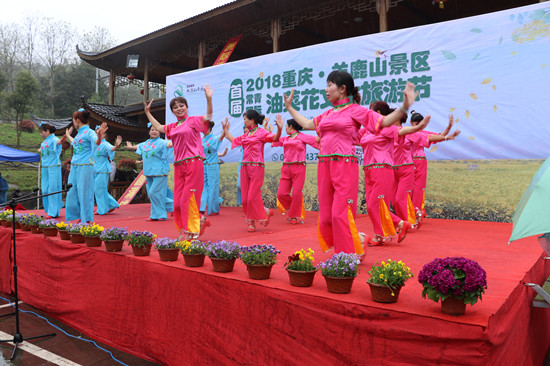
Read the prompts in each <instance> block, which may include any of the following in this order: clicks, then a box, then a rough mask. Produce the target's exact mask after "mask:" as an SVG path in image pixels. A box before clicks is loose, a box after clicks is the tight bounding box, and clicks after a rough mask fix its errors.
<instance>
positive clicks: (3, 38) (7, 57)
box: [0, 24, 21, 91]
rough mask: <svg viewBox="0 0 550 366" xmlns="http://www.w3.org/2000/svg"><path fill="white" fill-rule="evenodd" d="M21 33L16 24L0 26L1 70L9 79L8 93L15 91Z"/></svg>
mask: <svg viewBox="0 0 550 366" xmlns="http://www.w3.org/2000/svg"><path fill="white" fill-rule="evenodd" d="M20 56H21V32H20V30H19V26H18V25H16V24H10V25H1V24H0V69H1V70H3V71H4V73H5V76H6V77H7V79H8V84H7V88H8V91H12V90H13V87H14V86H13V84H14V77H15V73H16V71H17V69H18V68H19V67H20Z"/></svg>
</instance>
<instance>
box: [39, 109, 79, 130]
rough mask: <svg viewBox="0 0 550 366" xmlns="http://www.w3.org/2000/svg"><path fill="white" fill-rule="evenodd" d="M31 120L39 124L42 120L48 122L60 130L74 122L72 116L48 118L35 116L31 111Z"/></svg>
mask: <svg viewBox="0 0 550 366" xmlns="http://www.w3.org/2000/svg"><path fill="white" fill-rule="evenodd" d="M31 120H32V121H33V122H34V123H35V124H36V125H37V126H40V124H41V123H42V122H45V123H48V124H50V125H52V126H54V127H55V128H56V129H58V130H62V129H64V128H65V127H68V126H69V125H70V124H71V123H72V122H73V119H72V118H63V119H46V118H40V117H37V116H35V115H34V114H32V113H31Z"/></svg>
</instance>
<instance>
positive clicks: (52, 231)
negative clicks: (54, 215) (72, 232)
mask: <svg viewBox="0 0 550 366" xmlns="http://www.w3.org/2000/svg"><path fill="white" fill-rule="evenodd" d="M56 225H57V220H55V219H45V220H42V221H40V222H39V223H38V226H40V227H41V228H42V232H43V233H44V236H57V226H56Z"/></svg>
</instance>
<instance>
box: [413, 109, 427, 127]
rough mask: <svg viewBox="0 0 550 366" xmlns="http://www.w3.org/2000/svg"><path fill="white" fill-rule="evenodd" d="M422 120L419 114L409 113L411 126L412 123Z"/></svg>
mask: <svg viewBox="0 0 550 366" xmlns="http://www.w3.org/2000/svg"><path fill="white" fill-rule="evenodd" d="M423 119H424V116H422V115H421V114H420V113H418V112H416V111H411V124H412V123H413V122H420V121H422V120H423Z"/></svg>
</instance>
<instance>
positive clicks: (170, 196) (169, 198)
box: [166, 187, 174, 212]
mask: <svg viewBox="0 0 550 366" xmlns="http://www.w3.org/2000/svg"><path fill="white" fill-rule="evenodd" d="M166 211H167V212H174V193H172V191H171V190H170V188H168V187H166Z"/></svg>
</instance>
